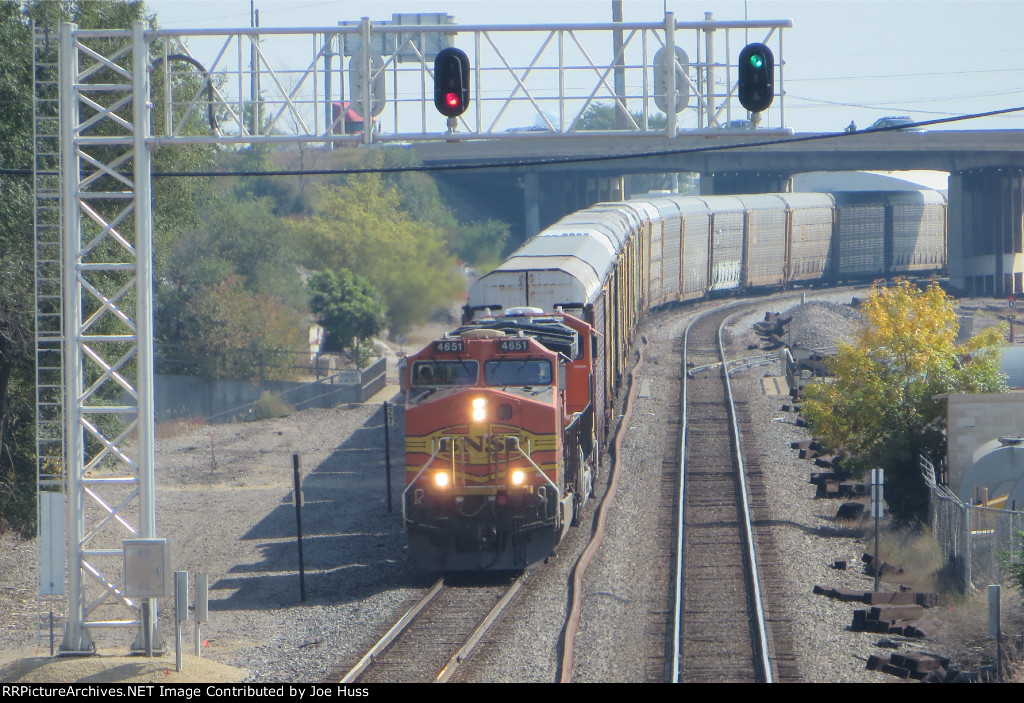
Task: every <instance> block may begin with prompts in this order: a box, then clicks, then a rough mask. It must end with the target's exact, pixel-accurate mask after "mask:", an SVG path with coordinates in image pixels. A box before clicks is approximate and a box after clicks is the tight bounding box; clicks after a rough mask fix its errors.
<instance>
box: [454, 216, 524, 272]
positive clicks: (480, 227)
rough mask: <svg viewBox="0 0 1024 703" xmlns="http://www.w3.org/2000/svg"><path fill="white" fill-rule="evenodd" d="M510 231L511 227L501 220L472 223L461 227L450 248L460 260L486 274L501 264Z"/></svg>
mask: <svg viewBox="0 0 1024 703" xmlns="http://www.w3.org/2000/svg"><path fill="white" fill-rule="evenodd" d="M510 231H511V226H510V225H509V224H508V223H507V222H501V221H500V220H492V219H487V220H483V221H480V222H472V223H470V224H467V225H462V226H460V227H459V230H458V234H457V235H456V236H454V237H452V241H451V244H450V247H451V250H452V252H453V253H454V254H455V255H456V256H457V257H459V260H461V261H463V262H465V263H467V264H470V265H471V266H474V267H476V268H477V270H478V271H479V272H480V273H486V272H487V271H490V270H491V269H493V268H494V267H495V266H497V265H498V264H500V263H501V255H502V252H503V251H504V249H505V242H507V241H508V237H509V233H510Z"/></svg>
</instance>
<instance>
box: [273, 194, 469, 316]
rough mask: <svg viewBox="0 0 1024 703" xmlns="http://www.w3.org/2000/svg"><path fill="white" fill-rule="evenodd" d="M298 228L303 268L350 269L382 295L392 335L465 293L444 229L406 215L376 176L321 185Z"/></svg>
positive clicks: (297, 224) (399, 199)
mask: <svg viewBox="0 0 1024 703" xmlns="http://www.w3.org/2000/svg"><path fill="white" fill-rule="evenodd" d="M293 231H294V233H295V235H296V238H297V240H298V243H299V247H300V248H301V249H302V251H303V252H304V256H305V257H306V258H305V259H304V260H303V262H302V263H303V264H304V265H305V266H307V267H308V268H310V269H313V270H320V271H327V270H330V271H339V270H341V269H343V268H345V269H348V270H350V271H352V272H354V273H358V274H359V275H360V276H362V277H364V278H365V279H367V280H368V281H369V282H370V283H371V284H372V285H373V287H374V288H376V289H377V290H378V291H380V293H381V296H382V297H383V299H384V302H385V304H386V305H387V310H388V326H389V329H390V331H391V333H392V334H395V333H397V332H403V331H405V330H408V329H409V327H410V326H411V325H413V324H415V323H416V322H418V321H420V320H424V319H427V318H428V317H429V316H430V315H431V314H432V313H433V312H435V311H436V310H437V309H438V308H439V307H445V306H448V305H451V304H452V302H453V301H454V300H455V298H456V296H457V295H458V294H459V293H461V292H462V290H463V288H464V283H463V280H462V278H461V276H460V274H459V272H458V267H457V266H456V262H455V258H454V257H453V256H452V255H451V253H449V251H448V247H447V243H446V238H445V232H444V231H443V230H441V229H440V228H438V227H436V226H433V225H431V224H430V223H429V222H424V221H422V220H420V219H419V218H418V217H415V216H414V215H413V214H412V213H410V212H408V211H406V210H404V209H403V208H402V199H401V195H400V194H399V192H398V191H397V190H396V189H395V188H393V187H389V186H387V185H386V184H385V183H384V182H383V180H382V178H381V177H380V176H379V175H377V174H371V175H361V176H358V177H354V176H353V177H350V178H349V179H348V182H347V184H346V185H341V186H324V187H322V188H321V191H320V198H319V203H318V205H317V209H316V212H315V214H314V215H313V217H311V218H309V220H306V221H303V222H296V223H294V224H293Z"/></svg>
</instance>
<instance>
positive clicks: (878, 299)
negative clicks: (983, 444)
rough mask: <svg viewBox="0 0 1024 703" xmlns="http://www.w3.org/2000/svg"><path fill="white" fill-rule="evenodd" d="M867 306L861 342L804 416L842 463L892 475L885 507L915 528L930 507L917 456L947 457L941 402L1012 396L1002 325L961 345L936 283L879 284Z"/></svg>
mask: <svg viewBox="0 0 1024 703" xmlns="http://www.w3.org/2000/svg"><path fill="white" fill-rule="evenodd" d="M861 310H862V312H863V313H864V318H865V322H864V325H863V326H862V327H861V329H860V330H858V332H857V334H856V337H855V339H854V341H853V342H852V343H849V344H847V343H840V344H839V346H838V349H837V351H836V354H835V356H834V357H833V358H832V359H831V360H830V361H829V369H830V372H831V374H832V375H833V376H834V379H833V380H830V381H826V382H820V383H815V384H811V385H809V386H808V387H806V388H805V389H804V404H803V412H804V415H805V417H806V418H807V419H808V421H809V422H810V423H811V428H812V430H813V432H814V434H815V436H816V437H818V438H819V440H820V441H821V442H822V443H823V444H825V445H826V446H827V447H828V448H830V449H831V450H834V451H842V452H844V453H845V454H846V455H847V459H845V460H844V466H845V467H847V468H850V469H852V470H853V472H854V473H857V474H863V472H865V471H866V470H868V469H870V468H882V469H885V472H886V492H885V499H886V503H888V505H889V508H890V510H891V511H892V513H893V517H894V518H895V519H896V520H897V521H898V522H909V521H913V520H916V519H920V518H922V517H923V516H924V515H925V513H926V511H927V505H928V503H927V500H928V495H927V490H926V487H925V485H924V481H923V478H922V475H921V471H920V469H919V459H920V457H921V456H922V455H924V454H927V455H930V456H932V457H936V458H937V457H941V456H942V455H944V454H945V421H946V401H945V400H944V399H943V398H941V397H938V396H941V394H943V393H992V392H1000V391H1005V390H1006V385H1005V382H1004V380H1005V377H1004V376H1003V374H1002V372H1001V371H1000V354H999V347H1000V345H1001V343H1002V340H1003V337H1004V335H1005V329H1004V327H1005V326H999V327H990V328H988V329H986V330H984V331H983V332H981V333H979V334H977V335H975V336H974V337H972V338H971V339H970V340H968V341H967V342H966V343H965V344H962V345H958V344H957V343H956V338H957V332H958V331H959V323H958V322H957V315H956V307H955V304H954V301H953V299H952V298H951V297H949V296H948V295H947V294H946V293H945V292H944V291H943V290H942V289H941V288H939V286H938V285H937V284H935V283H932V284H930V285H928V286H927V287H925V288H924V289H921V288H919V287H918V286H916V285H914V284H913V283H910V282H909V281H905V280H901V281H897V282H896V283H895V284H894V285H892V286H888V287H887V286H881V285H876V286H875V287H873V288H872V290H871V294H870V296H869V297H868V299H867V301H866V302H865V303H864V304H863V306H862V308H861Z"/></svg>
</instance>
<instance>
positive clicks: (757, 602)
mask: <svg viewBox="0 0 1024 703" xmlns="http://www.w3.org/2000/svg"><path fill="white" fill-rule="evenodd" d="M733 317H735V315H729V316H728V317H726V318H725V320H723V321H722V324H721V325H720V326H719V327H718V353H719V354H720V355H721V357H722V368H723V369H724V371H725V388H726V392H727V394H728V397H729V419H730V422H731V423H732V436H733V446H734V447H735V450H736V474H737V477H738V480H739V483H740V505H741V507H742V508H743V530H744V535H745V537H746V547H747V559H749V563H750V580H751V589H752V591H753V594H752V596H753V600H754V609H755V610H756V613H757V617H756V620H755V622H756V624H757V636H758V649H759V650H760V652H759V653H760V664H761V669H762V674H763V675H764V683H773V678H772V665H771V662H770V661H769V659H768V628H767V624H766V623H765V616H764V603H763V597H762V595H761V581H760V579H759V578H758V574H757V554H756V552H757V550H756V549H755V548H754V533H753V530H752V529H751V526H750V501H749V498H748V496H747V479H746V475H745V469H744V466H743V449H742V447H741V446H740V428H739V423H738V422H737V420H736V402H735V399H734V397H733V393H732V383H731V382H730V381H729V374H730V372H729V367H728V361H727V360H726V358H725V342H724V341H723V340H722V329H723V328H724V327H725V325H726V323H727V322H728V321H729V320H730V319H732V318H733Z"/></svg>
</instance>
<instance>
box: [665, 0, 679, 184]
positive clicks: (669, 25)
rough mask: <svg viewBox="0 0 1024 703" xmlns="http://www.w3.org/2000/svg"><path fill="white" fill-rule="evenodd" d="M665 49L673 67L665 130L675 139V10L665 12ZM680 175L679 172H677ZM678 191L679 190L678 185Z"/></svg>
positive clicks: (677, 87) (676, 116)
mask: <svg viewBox="0 0 1024 703" xmlns="http://www.w3.org/2000/svg"><path fill="white" fill-rule="evenodd" d="M665 50H666V51H668V52H670V56H671V57H672V67H671V70H669V72H668V98H667V100H668V107H669V109H668V110H667V111H666V113H665V116H666V117H667V118H668V120H667V125H666V127H665V130H666V131H667V132H668V138H669V139H675V138H676V137H678V136H679V129H678V126H677V122H676V120H677V118H678V116H679V115H678V114H677V113H676V100H677V99H678V98H677V92H678V90H679V86H678V85H676V66H677V62H676V15H675V13H674V12H666V13H665ZM676 176H677V177H678V174H676ZM676 192H677V193H678V192H679V188H678V186H677V187H676Z"/></svg>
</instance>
